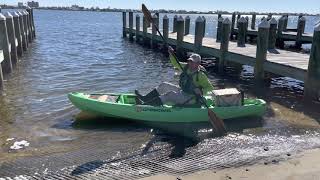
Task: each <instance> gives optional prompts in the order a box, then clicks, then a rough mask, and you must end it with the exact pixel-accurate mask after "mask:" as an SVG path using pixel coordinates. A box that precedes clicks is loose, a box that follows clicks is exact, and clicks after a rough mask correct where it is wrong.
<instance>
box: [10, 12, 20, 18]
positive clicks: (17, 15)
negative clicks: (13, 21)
mask: <svg viewBox="0 0 320 180" xmlns="http://www.w3.org/2000/svg"><path fill="white" fill-rule="evenodd" d="M11 14H12V16H13V17H14V18H15V17H19V16H20V15H19V14H18V13H17V12H13V13H11Z"/></svg>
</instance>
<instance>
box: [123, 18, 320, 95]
mask: <svg viewBox="0 0 320 180" xmlns="http://www.w3.org/2000/svg"><path fill="white" fill-rule="evenodd" d="M153 18H154V21H155V22H159V19H158V17H157V16H156V15H154V16H153ZM175 18H177V19H176V20H173V22H174V29H175V31H174V32H169V29H168V27H169V26H168V23H169V20H168V18H167V16H164V19H163V27H160V28H161V30H160V31H162V33H163V35H164V37H165V38H166V39H167V42H168V44H169V45H171V46H173V47H176V50H177V53H178V54H179V53H181V52H187V51H192V52H196V53H199V54H201V55H207V56H213V57H216V58H217V59H218V60H219V72H221V73H223V72H224V66H225V65H226V63H225V62H226V61H229V62H235V63H238V64H242V65H249V66H253V67H254V76H255V80H256V82H259V81H261V80H263V79H264V78H265V77H264V72H270V73H274V74H276V75H280V76H286V77H291V78H294V79H297V80H300V81H304V82H305V97H306V98H307V99H312V100H314V99H317V100H318V99H319V97H320V91H319V89H320V53H319V52H320V50H319V47H320V40H319V39H320V38H319V33H320V30H319V29H320V25H317V26H316V27H315V30H314V33H313V35H312V34H305V33H304V30H303V31H301V30H299V28H298V29H296V30H291V31H290V32H287V31H283V29H282V30H279V29H281V26H282V25H281V23H282V22H281V20H283V19H281V18H280V19H279V22H277V21H276V20H275V19H272V18H271V19H269V21H268V20H267V19H265V20H263V21H262V22H261V23H260V24H259V26H258V29H257V30H248V25H247V21H245V20H244V19H245V18H240V19H241V20H240V19H239V20H238V21H239V23H238V22H237V23H238V24H237V28H233V29H232V26H234V27H235V25H234V24H232V23H234V20H232V21H230V20H229V19H228V18H225V19H223V17H222V16H220V18H221V19H219V23H218V27H217V28H218V30H217V37H219V39H214V38H209V37H204V26H205V21H204V19H203V18H202V17H200V16H199V17H198V18H197V20H196V22H195V35H191V34H188V33H185V32H189V28H190V22H189V21H190V20H188V19H184V18H182V17H175ZM135 19H136V22H138V23H136V27H133V13H132V12H129V26H127V23H126V12H123V36H124V37H127V35H129V39H130V40H132V41H133V40H135V41H137V42H143V44H148V45H151V47H156V45H157V44H164V42H163V40H162V39H161V37H160V36H159V35H158V34H157V32H156V31H155V28H153V26H151V27H150V28H148V23H147V22H145V20H144V18H143V21H142V23H140V17H139V15H137V16H136V18H135ZM300 19H301V20H302V21H303V20H304V19H303V17H301V18H300ZM242 22H243V23H242ZM303 23H305V21H304V22H303ZM141 24H142V27H140V25H141ZM157 24H158V23H157ZM179 24H180V25H179ZM279 24H280V26H278V25H279ZM301 27H303V29H304V25H303V26H301ZM292 31H297V32H292ZM299 31H300V32H299ZM234 36H235V37H236V39H237V40H235V41H232V40H231V39H234ZM250 36H252V37H253V38H255V39H256V42H257V44H253V43H250V44H248V43H246V42H248V37H250ZM252 37H251V38H252ZM284 40H293V41H296V45H297V46H298V47H301V44H302V43H312V42H313V44H312V49H311V52H310V54H305V53H299V52H294V51H289V50H284V49H282V47H281V42H280V43H279V41H284ZM279 44H280V46H279Z"/></svg>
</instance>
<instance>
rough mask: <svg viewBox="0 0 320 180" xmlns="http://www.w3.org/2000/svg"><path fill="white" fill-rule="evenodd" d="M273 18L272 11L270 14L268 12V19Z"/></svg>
mask: <svg viewBox="0 0 320 180" xmlns="http://www.w3.org/2000/svg"><path fill="white" fill-rule="evenodd" d="M271 18H272V14H271V13H269V14H268V17H267V21H270V20H271Z"/></svg>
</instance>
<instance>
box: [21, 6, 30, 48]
mask: <svg viewBox="0 0 320 180" xmlns="http://www.w3.org/2000/svg"><path fill="white" fill-rule="evenodd" d="M26 12H27V11H22V12H21V13H22V14H23V27H24V31H25V33H26V44H27V48H28V47H29V39H28V37H29V29H28V15H27V13H26Z"/></svg>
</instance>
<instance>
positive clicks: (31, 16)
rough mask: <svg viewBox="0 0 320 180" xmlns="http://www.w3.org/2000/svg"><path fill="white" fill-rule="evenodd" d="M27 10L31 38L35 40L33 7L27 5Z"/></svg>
mask: <svg viewBox="0 0 320 180" xmlns="http://www.w3.org/2000/svg"><path fill="white" fill-rule="evenodd" d="M27 12H28V13H29V29H30V36H31V37H30V38H31V40H32V41H33V39H34V32H33V31H34V29H33V15H32V9H31V8H30V7H29V6H27Z"/></svg>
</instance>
